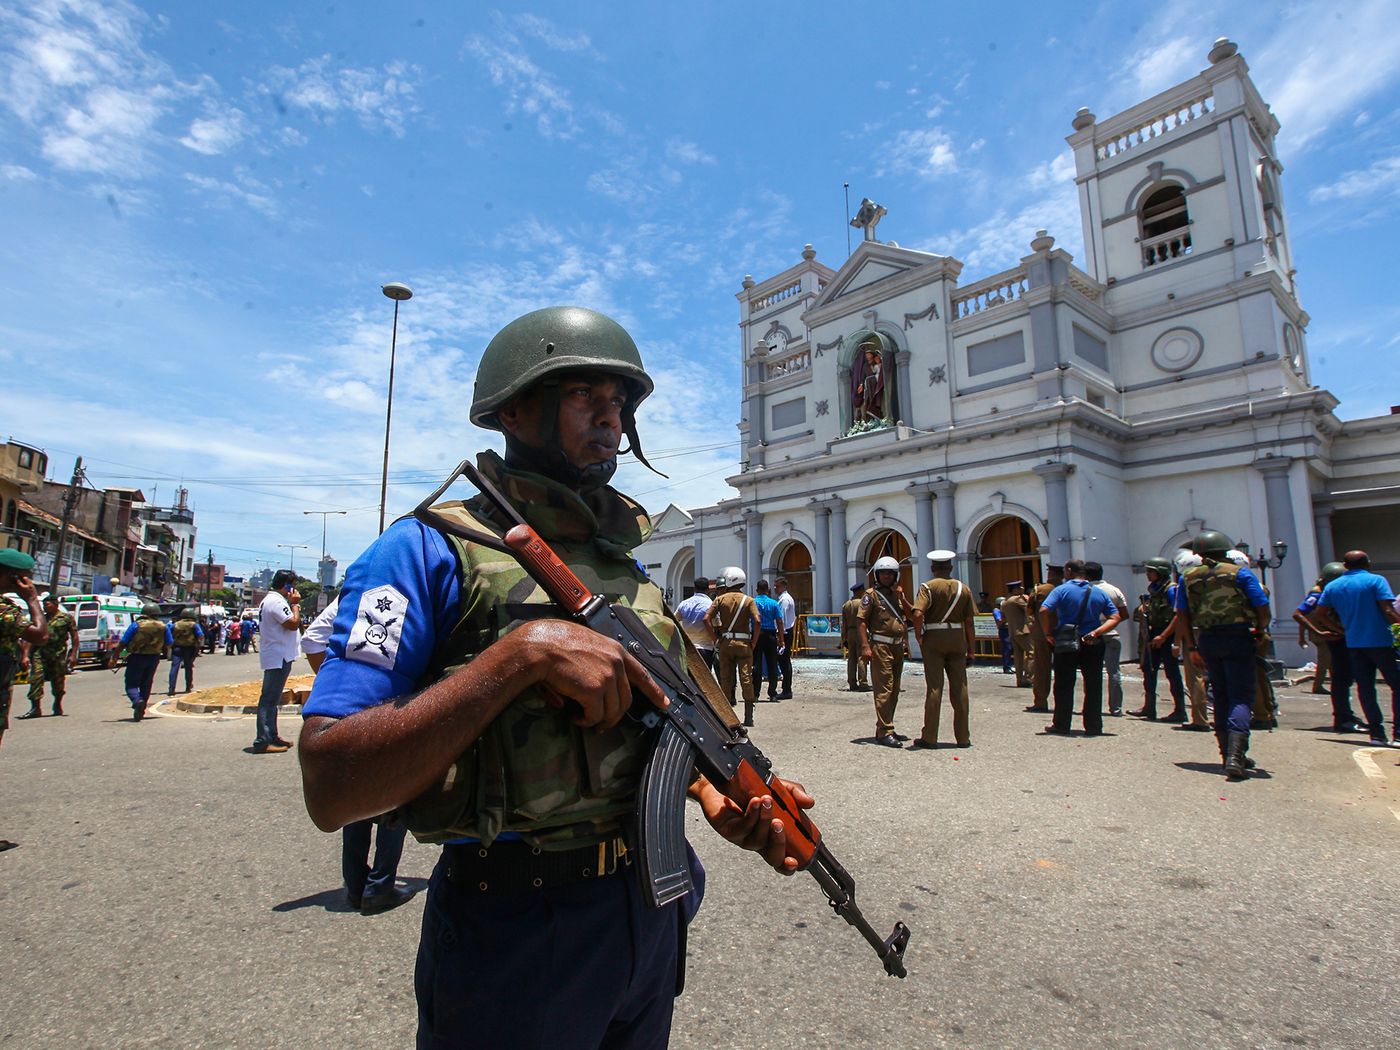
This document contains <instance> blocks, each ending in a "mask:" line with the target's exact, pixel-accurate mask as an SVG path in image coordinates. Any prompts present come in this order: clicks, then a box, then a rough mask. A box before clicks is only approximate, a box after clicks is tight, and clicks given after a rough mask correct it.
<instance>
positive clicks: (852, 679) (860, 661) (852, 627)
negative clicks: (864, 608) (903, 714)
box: [841, 583, 870, 693]
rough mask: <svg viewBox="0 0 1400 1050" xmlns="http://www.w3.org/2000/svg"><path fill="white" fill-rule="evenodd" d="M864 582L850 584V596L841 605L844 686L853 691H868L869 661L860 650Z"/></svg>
mask: <svg viewBox="0 0 1400 1050" xmlns="http://www.w3.org/2000/svg"><path fill="white" fill-rule="evenodd" d="M864 593H865V584H863V583H853V584H851V596H850V597H849V598H848V599H846V604H845V605H843V606H841V644H842V645H843V646H845V648H846V688H847V689H849V690H850V691H851V692H853V693H868V692H870V661H869V660H867V659H866V658H865V657H864V656H862V655H861V652H860V596H861V595H862V594H864Z"/></svg>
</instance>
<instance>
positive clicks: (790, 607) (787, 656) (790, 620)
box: [773, 576, 797, 700]
mask: <svg viewBox="0 0 1400 1050" xmlns="http://www.w3.org/2000/svg"><path fill="white" fill-rule="evenodd" d="M773 593H774V594H775V595H776V596H777V599H778V608H780V609H782V610H783V647H782V650H781V651H780V652H779V653H778V670H779V671H781V672H782V675H783V691H782V692H781V693H779V694H778V699H779V700H791V699H792V643H793V639H795V638H796V637H797V630H796V628H797V603H796V602H795V601H793V600H792V595H791V594H790V593H789V592H788V585H787V580H786V579H784V578H783V577H781V576H779V577H778V578H777V579H776V580H774V581H773Z"/></svg>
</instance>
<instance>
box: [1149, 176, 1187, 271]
mask: <svg viewBox="0 0 1400 1050" xmlns="http://www.w3.org/2000/svg"><path fill="white" fill-rule="evenodd" d="M1138 221H1139V223H1140V227H1141V231H1142V235H1141V237H1140V238H1139V241H1140V243H1141V245H1142V264H1143V266H1156V265H1157V264H1159V263H1164V262H1168V261H1170V260H1172V259H1180V258H1182V257H1183V256H1187V255H1190V254H1191V217H1190V215H1189V214H1188V212H1187V210H1186V194H1185V192H1184V191H1183V190H1182V188H1181V187H1180V186H1178V185H1177V184H1176V183H1168V184H1167V185H1164V186H1161V187H1160V188H1158V189H1155V190H1153V191H1152V192H1151V193H1149V194H1148V195H1147V198H1146V200H1144V201H1143V202H1142V207H1141V208H1139V209H1138Z"/></svg>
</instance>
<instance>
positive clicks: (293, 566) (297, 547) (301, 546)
mask: <svg viewBox="0 0 1400 1050" xmlns="http://www.w3.org/2000/svg"><path fill="white" fill-rule="evenodd" d="M277 546H279V547H287V548H289V549H290V550H291V552H292V553H291V557H290V558H289V559H288V563H287V568H288V569H290V570H291V573H292V575H293V576H295V575H296V574H297V551H309V550H310V549H311V548H310V547H309V546H308V545H307V544H305V543H279V544H278V545H277Z"/></svg>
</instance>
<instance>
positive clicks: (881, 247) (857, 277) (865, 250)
mask: <svg viewBox="0 0 1400 1050" xmlns="http://www.w3.org/2000/svg"><path fill="white" fill-rule="evenodd" d="M961 270H962V263H960V262H958V261H957V260H956V259H953V258H951V257H950V256H946V255H934V254H933V253H932V252H916V251H911V250H910V249H908V248H900V247H897V246H895V245H892V244H881V243H879V242H877V241H865V242H863V243H862V244H860V246H859V247H857V248H856V250H855V251H854V252H852V253H851V257H850V258H849V259H847V260H846V262H845V263H844V264H843V265H842V267H841V268H840V269H839V270H837V271H836V276H835V277H834V278H832V280H831V281H829V282H828V283H827V286H826V287H825V288H824V289H823V290H822V293H821V294H820V295H819V296H817V298H816V301H815V302H813V303H812V306H811V309H812V310H820V309H821V308H822V307H823V306H828V305H830V304H831V303H834V302H837V301H838V300H840V299H843V298H845V297H847V296H852V295H856V294H857V293H862V292H866V290H867V289H870V288H871V287H872V286H873V285H877V284H882V283H885V282H890V281H891V280H892V279H894V278H898V277H901V276H903V275H914V272H915V271H926V272H925V273H920V274H918V275H917V276H915V278H914V279H915V280H916V282H918V281H920V280H921V279H922V278H924V277H927V278H929V279H933V278H936V277H938V276H942V275H944V274H947V275H949V276H953V277H956V276H957V274H958V272H959V271H961ZM901 283H902V282H901ZM866 294H869V293H868V292H866Z"/></svg>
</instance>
